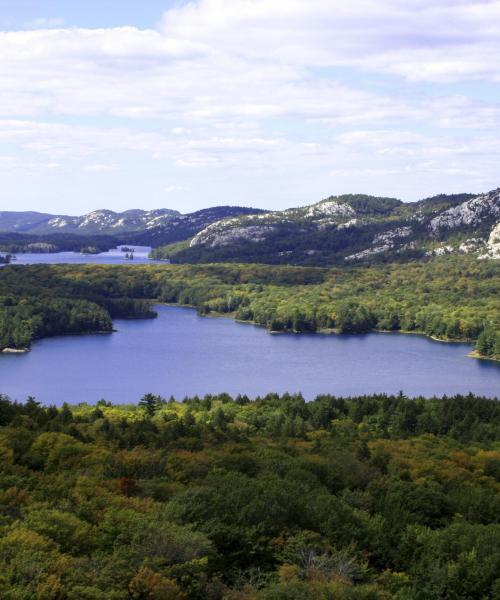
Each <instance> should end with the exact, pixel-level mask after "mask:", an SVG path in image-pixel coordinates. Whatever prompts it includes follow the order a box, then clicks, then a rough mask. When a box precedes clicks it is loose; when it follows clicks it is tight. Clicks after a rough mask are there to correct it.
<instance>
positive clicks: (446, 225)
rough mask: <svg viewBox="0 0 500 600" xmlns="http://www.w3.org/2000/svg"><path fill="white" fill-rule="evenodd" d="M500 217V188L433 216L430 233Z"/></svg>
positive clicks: (477, 223)
mask: <svg viewBox="0 0 500 600" xmlns="http://www.w3.org/2000/svg"><path fill="white" fill-rule="evenodd" d="M492 217H493V218H497V217H500V189H499V190H494V191H493V192H489V193H488V194H483V195H481V196H477V198H473V199H472V200H467V201H466V202H463V203H462V204H459V205H458V206H454V207H453V208H449V209H448V210H445V211H444V212H443V213H441V214H440V215H438V216H437V217H434V218H433V219H432V220H431V222H430V223H429V228H430V230H431V232H432V233H434V234H435V233H439V232H440V231H442V230H443V229H454V228H457V227H460V226H462V225H471V226H475V225H480V224H481V223H482V222H483V221H484V220H485V219H488V218H492Z"/></svg>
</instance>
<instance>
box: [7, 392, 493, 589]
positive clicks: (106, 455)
mask: <svg viewBox="0 0 500 600" xmlns="http://www.w3.org/2000/svg"><path fill="white" fill-rule="evenodd" d="M68 400H70V398H69V399H68ZM0 455H1V458H2V467H1V471H0V597H1V598H2V599H3V600H32V599H35V598H36V599H39V600H128V599H144V600H148V599H149V600H191V599H192V600H202V599H203V600H310V599H312V598H314V599H318V600H336V599H339V600H379V599H382V600H391V599H398V600H429V599H431V598H442V599H444V600H459V599H464V600H486V599H490V600H498V599H500V522H499V521H500V404H499V403H498V401H495V400H487V399H484V398H479V397H474V396H472V395H469V396H455V397H444V398H434V399H423V398H416V399H408V398H406V397H405V396H403V395H402V394H400V395H398V396H385V395H380V396H364V397H359V398H336V397H332V396H320V397H318V398H316V400H315V401H313V402H309V403H306V402H304V400H303V398H302V397H301V396H300V395H293V396H291V395H288V394H285V395H283V396H278V395H275V394H269V395H267V396H265V397H262V398H257V399H256V400H255V401H250V400H249V399H248V398H247V397H245V396H238V397H236V398H234V399H233V398H231V397H229V396H228V395H226V394H221V395H217V396H205V397H204V398H198V397H195V398H189V399H184V400H183V401H181V402H176V401H175V400H174V399H173V398H170V399H169V400H166V399H164V398H161V397H158V396H154V395H152V394H146V395H145V396H144V397H143V398H142V399H141V400H140V401H139V403H138V404H137V405H134V406H119V405H111V404H110V403H109V402H106V400H101V401H100V402H99V403H98V404H97V405H96V406H90V405H85V404H83V405H78V406H69V405H64V406H63V407H62V408H59V409H58V408H55V407H43V406H40V405H39V403H38V402H37V401H36V400H35V399H34V398H29V399H28V400H27V402H26V403H24V404H17V403H13V402H11V401H9V399H8V398H6V397H0Z"/></svg>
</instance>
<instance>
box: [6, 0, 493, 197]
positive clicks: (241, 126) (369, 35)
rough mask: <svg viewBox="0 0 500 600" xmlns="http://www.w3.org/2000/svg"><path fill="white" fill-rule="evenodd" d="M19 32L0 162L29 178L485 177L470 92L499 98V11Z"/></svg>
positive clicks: (488, 161) (483, 117) (486, 150)
mask: <svg viewBox="0 0 500 600" xmlns="http://www.w3.org/2000/svg"><path fill="white" fill-rule="evenodd" d="M27 27H28V25H27ZM54 27H55V28H56V29H54ZM29 29H30V30H29V31H17V32H3V33H0V89H1V90H2V93H1V94H0V146H1V145H2V144H3V145H5V146H6V147H8V148H9V152H10V149H11V147H12V146H13V147H15V148H16V149H17V151H19V152H21V153H24V154H25V156H24V157H22V158H21V159H20V160H24V161H25V162H26V163H27V164H28V163H31V162H36V161H37V160H38V161H40V164H46V165H47V164H62V165H70V164H73V163H75V164H76V163H77V164H78V165H79V167H80V169H82V170H84V171H88V172H89V173H98V172H105V171H112V170H118V169H120V177H122V176H123V177H126V175H127V170H126V169H125V168H121V163H120V161H121V154H122V153H134V154H140V155H143V156H144V157H147V158H149V159H154V160H155V161H164V162H165V163H168V164H169V165H171V166H172V168H174V169H175V168H176V167H177V168H181V169H194V170H197V171H200V172H202V171H205V170H213V171H214V172H215V171H217V172H218V173H219V172H224V173H226V179H228V180H230V181H234V186H235V187H237V185H238V184H239V179H238V178H237V177H236V174H239V175H240V174H241V173H242V172H246V173H247V174H248V173H253V174H255V176H256V177H257V176H259V177H260V176H263V175H265V174H271V173H272V174H273V175H274V176H275V177H276V178H279V177H283V178H285V177H288V178H291V179H293V178H294V177H299V176H302V177H303V176H304V175H305V174H307V173H308V172H311V173H315V175H318V174H322V175H323V176H328V177H329V176H330V174H331V173H332V172H333V173H335V174H336V175H335V177H340V178H344V179H345V181H346V182H347V181H349V182H351V185H352V186H355V185H356V184H357V183H358V181H359V180H360V177H363V178H364V180H366V181H368V182H369V181H370V178H382V177H383V175H384V174H386V175H387V181H389V180H390V179H391V177H392V176H394V177H395V178H396V177H397V173H399V174H404V177H405V179H406V181H408V182H409V181H410V179H411V177H412V175H411V174H412V173H413V174H414V173H420V174H421V173H423V172H426V173H430V172H431V170H430V167H429V168H426V169H427V170H425V169H424V167H422V166H421V165H423V164H426V161H427V163H428V162H429V161H434V162H433V168H432V173H433V174H435V176H436V177H437V176H438V175H437V173H438V172H439V173H441V176H443V177H445V176H446V177H448V176H451V175H452V173H453V175H454V176H455V177H456V178H459V177H460V175H459V173H460V170H462V172H463V173H464V176H463V181H464V185H465V184H466V183H467V181H469V179H470V178H472V177H477V178H480V177H483V178H484V177H486V178H490V177H491V174H492V173H494V172H496V167H495V166H494V163H495V161H497V160H498V158H499V152H500V150H499V148H498V143H497V142H496V139H495V136H494V135H492V133H491V132H492V131H495V130H498V128H499V127H500V106H499V104H498V101H496V100H495V99H494V98H492V99H487V98H485V97H482V98H481V99H479V97H480V96H481V95H480V94H479V96H478V95H474V94H469V91H470V86H474V82H476V81H478V82H482V83H484V84H488V85H489V86H493V88H495V89H496V87H495V86H496V85H497V83H500V62H499V61H498V56H500V0H490V1H488V0H435V1H431V0H406V1H405V2H402V1H401V0H350V2H332V1H331V0H273V2H269V1H268V0H199V1H198V2H191V3H189V4H187V5H183V6H179V7H178V8H176V9H172V10H169V11H168V12H166V13H165V15H164V17H163V20H162V22H161V26H160V27H159V29H158V30H153V29H147V30H141V29H138V28H136V27H120V28H112V29H93V30H90V29H81V28H64V24H63V23H61V22H59V21H58V20H52V19H40V20H37V21H34V22H31V23H30V24H29ZM451 82H453V83H454V86H453V87H452V88H450V92H449V93H446V89H447V88H446V85H447V84H448V83H451ZM434 84H439V85H440V86H441V87H440V88H439V89H440V92H441V94H440V95H439V96H437V95H436V92H435V91H432V90H431V87H430V86H432V85H434ZM461 86H463V87H461ZM467 86H469V87H467ZM431 92H432V93H431ZM114 123H120V125H119V126H118V125H114ZM467 163H468V164H467ZM419 165H420V166H419ZM0 167H1V165H0ZM354 173H359V175H358V177H356V176H355V175H354ZM389 175H390V176H391V177H389ZM240 176H241V175H240ZM419 177H420V178H421V175H419ZM468 178H469V179H468ZM488 180H489V179H488ZM444 181H445V180H443V182H444ZM346 184H347V183H346ZM417 184H418V181H417ZM276 185H277V187H279V183H278V182H277V184H276ZM401 185H402V186H404V185H405V184H404V182H403V183H402V184H401ZM406 185H408V186H410V183H407V184H406ZM169 187H172V186H167V188H169ZM173 187H174V188H175V186H173ZM413 187H414V184H413ZM158 189H159V188H158ZM164 191H165V192H167V189H165V190H164ZM173 191H180V190H178V189H177V188H175V189H172V192H173ZM330 191H331V190H327V192H330ZM332 191H335V190H332ZM413 191H414V190H413V189H412V192H413ZM415 193H416V192H415ZM273 196H274V193H273V191H272V190H270V191H269V197H273Z"/></svg>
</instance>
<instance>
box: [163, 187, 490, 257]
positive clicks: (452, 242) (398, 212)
mask: <svg viewBox="0 0 500 600" xmlns="http://www.w3.org/2000/svg"><path fill="white" fill-rule="evenodd" d="M499 223H500V189H498V190H494V191H492V192H489V193H486V194H481V195H478V196H476V195H472V194H458V195H452V196H446V195H440V196H435V197H432V198H426V199H424V200H421V201H419V202H407V203H404V202H401V201H400V200H397V199H395V198H380V197H374V196H365V195H345V196H336V197H330V198H327V199H326V200H322V201H321V202H317V203H315V204H312V205H310V206H305V207H301V208H292V209H288V210H284V211H274V212H267V213H261V214H257V215H245V216H238V217H232V218H227V219H224V220H221V221H219V222H216V223H212V224H210V225H208V226H207V227H206V228H204V229H202V230H201V231H200V232H199V233H197V234H196V235H195V236H193V237H192V239H191V240H190V242H189V245H187V244H186V245H185V246H184V247H183V246H180V247H179V251H178V252H177V253H175V255H174V256H173V260H175V261H176V262H212V261H241V262H266V263H291V264H305V265H307V264H309V265H328V264H356V263H362V262H364V263H366V262H386V261H394V260H401V261H403V260H409V259H413V258H423V257H426V256H433V255H441V254H448V253H454V252H456V253H466V254H469V253H476V254H477V255H478V257H498V256H499V254H500V225H499ZM186 246H188V247H186ZM160 253H161V251H160Z"/></svg>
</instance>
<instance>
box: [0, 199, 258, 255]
mask: <svg viewBox="0 0 500 600" xmlns="http://www.w3.org/2000/svg"><path fill="white" fill-rule="evenodd" d="M261 212H263V211H261V210H259V209H256V208H245V207H239V206H215V207H212V208H207V209H204V210H199V211H196V212H194V213H190V214H185V215H183V214H181V213H179V212H178V211H175V210H170V209H167V208H161V209H157V210H150V211H144V210H139V209H137V210H127V211H125V212H121V213H117V212H113V211H111V210H96V211H94V212H91V213H88V214H86V215H83V216H79V217H74V216H67V215H53V214H47V213H38V212H11V211H3V212H1V211H0V250H2V249H3V251H6V250H9V248H12V247H16V251H20V250H19V247H22V246H23V245H29V246H30V247H31V246H33V244H36V243H37V240H39V241H40V242H43V243H44V244H50V245H52V246H55V247H57V248H58V249H61V250H62V249H64V250H68V249H73V248H78V247H79V245H81V243H82V238H84V239H85V240H86V242H85V243H87V242H88V240H89V239H90V238H92V245H94V246H97V247H100V248H103V247H107V248H109V247H111V246H112V245H116V244H119V243H131V244H143V245H147V246H149V245H151V246H159V245H161V244H170V243H172V242H176V241H181V240H185V239H188V238H191V237H192V236H194V235H196V234H197V233H198V232H199V231H201V230H202V229H204V228H205V227H207V226H208V225H210V224H211V223H214V222H216V221H220V220H221V219H226V218H230V217H236V216H240V215H249V214H259V213H261Z"/></svg>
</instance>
